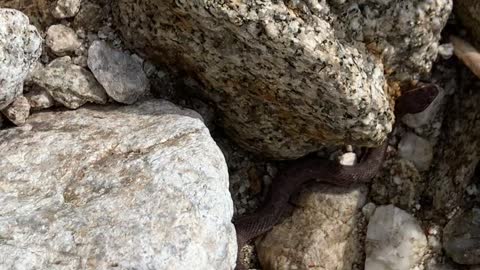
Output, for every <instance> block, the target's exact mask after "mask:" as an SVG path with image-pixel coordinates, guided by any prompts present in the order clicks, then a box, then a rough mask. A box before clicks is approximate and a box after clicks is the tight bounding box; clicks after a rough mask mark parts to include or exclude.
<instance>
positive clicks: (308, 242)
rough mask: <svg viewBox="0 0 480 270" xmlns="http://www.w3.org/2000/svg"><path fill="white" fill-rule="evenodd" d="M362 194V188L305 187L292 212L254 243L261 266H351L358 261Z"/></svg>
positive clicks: (286, 269)
mask: <svg viewBox="0 0 480 270" xmlns="http://www.w3.org/2000/svg"><path fill="white" fill-rule="evenodd" d="M366 194H367V192H366V188H359V189H344V188H338V187H332V186H326V185H318V186H315V187H313V188H309V189H308V191H307V192H305V193H304V194H302V195H301V196H300V198H299V199H298V200H297V201H296V202H295V204H296V205H298V206H299V207H297V208H296V209H295V211H294V213H293V215H292V216H291V217H289V218H287V219H286V220H285V221H284V222H282V223H281V224H279V225H277V226H275V227H274V228H273V230H272V231H270V232H269V233H267V234H266V236H265V237H264V238H263V239H262V240H261V241H259V242H258V244H257V252H258V257H259V259H260V262H261V264H262V267H263V269H266V270H267V269H275V270H289V269H324V270H334V269H343V270H348V269H353V268H352V265H353V263H360V262H361V253H360V250H361V247H360V242H359V239H358V232H357V230H361V229H360V228H358V217H359V215H361V214H360V208H361V207H362V206H363V205H364V204H365V201H366ZM332 232H335V233H332Z"/></svg>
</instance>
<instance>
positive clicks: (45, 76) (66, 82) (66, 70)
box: [32, 56, 107, 109]
mask: <svg viewBox="0 0 480 270" xmlns="http://www.w3.org/2000/svg"><path fill="white" fill-rule="evenodd" d="M71 62H72V61H71V58H70V57H69V56H65V57H61V58H57V59H55V60H54V61H52V62H51V63H50V64H48V66H46V67H45V68H40V69H38V70H37V71H36V72H35V73H34V74H33V75H32V80H33V82H34V84H36V85H37V86H39V87H40V88H41V89H44V90H46V91H47V92H48V93H49V94H50V95H51V96H52V97H53V99H54V100H56V101H57V102H59V103H61V104H63V105H65V107H67V108H70V109H76V108H78V107H80V106H82V105H84V104H85V103H87V102H94V103H99V104H104V103H106V102H107V94H106V93H105V90H104V89H103V88H102V86H101V85H100V84H99V83H98V82H97V80H95V77H93V75H92V74H91V73H90V72H89V71H88V70H86V69H84V68H82V67H80V66H77V65H74V64H72V63H71Z"/></svg>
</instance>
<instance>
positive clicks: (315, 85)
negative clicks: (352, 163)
mask: <svg viewBox="0 0 480 270" xmlns="http://www.w3.org/2000/svg"><path fill="white" fill-rule="evenodd" d="M357 2H358V1H336V2H333V1H330V2H329V3H328V4H327V3H326V2H325V1H321V2H320V1H271V0H267V1H262V2H261V3H260V2H255V1H248V2H244V1H234V2H229V3H228V4H227V3H225V2H224V1H218V0H217V1H207V2H205V1H203V2H199V1H161V2H159V1H155V0H148V1H141V2H139V1H135V0H120V1H117V2H116V8H115V9H114V11H115V14H116V19H117V22H118V26H119V29H120V31H121V32H122V33H123V36H124V38H125V40H126V41H127V42H128V43H129V45H130V46H131V47H132V48H134V49H139V50H143V52H144V53H145V54H147V55H148V56H150V57H152V58H153V59H155V60H157V61H161V62H163V63H166V64H169V65H170V66H175V67H177V68H180V69H184V70H186V71H188V72H191V73H195V74H196V75H197V76H198V77H199V79H200V80H201V81H202V82H203V83H204V85H205V86H206V87H207V89H209V90H207V91H205V92H206V93H205V94H206V95H208V96H209V97H210V98H211V99H213V100H214V101H215V102H216V104H217V105H218V107H219V108H220V110H221V111H222V113H223V117H224V121H223V123H224V125H225V127H226V128H227V130H228V131H229V132H230V134H231V135H232V137H233V138H234V139H236V140H237V141H238V142H239V143H241V144H242V146H243V147H246V148H247V149H250V150H251V151H254V152H257V153H258V152H259V153H263V154H266V155H269V156H273V157H276V158H295V157H298V156H301V155H304V154H305V153H307V152H311V151H314V150H317V149H318V148H319V147H320V145H321V144H323V143H338V144H343V143H349V144H357V145H369V146H373V145H378V144H379V143H380V142H382V141H383V140H384V139H385V137H386V134H387V133H388V132H389V131H390V129H391V123H392V121H393V117H392V112H391V110H390V108H389V106H388V101H387V99H388V98H387V97H386V93H385V92H384V86H385V78H384V75H383V74H384V69H386V70H387V71H388V72H391V74H392V76H394V77H395V78H396V79H404V78H406V77H407V75H406V74H409V75H408V77H411V75H414V74H416V73H419V72H423V71H426V70H428V69H429V68H430V66H431V61H432V60H433V59H434V58H435V57H436V52H437V42H438V39H439V33H440V31H441V29H442V28H443V25H444V23H445V22H446V19H447V17H448V15H449V13H450V10H451V6H452V3H451V1H450V0H440V1H419V0H417V1H400V0H397V1H366V2H365V3H363V4H362V5H361V6H359V5H358V4H357ZM382 52H383V53H382ZM379 54H382V55H381V57H378V56H379ZM380 58H381V59H383V64H382V62H381V61H380V60H379V59H380ZM414 77H415V75H414ZM396 79H395V80H396Z"/></svg>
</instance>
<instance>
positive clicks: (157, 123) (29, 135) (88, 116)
mask: <svg viewBox="0 0 480 270" xmlns="http://www.w3.org/2000/svg"><path fill="white" fill-rule="evenodd" d="M197 117H199V116H198V114H196V113H194V112H192V111H190V110H181V109H179V108H178V107H175V106H173V105H172V104H171V103H168V102H161V101H148V102H144V103H139V105H137V106H128V107H113V106H104V107H95V106H89V107H88V108H86V107H84V108H81V109H79V110H76V111H69V110H66V111H57V112H40V113H37V114H34V115H32V116H31V117H30V119H29V120H28V123H27V124H26V125H25V126H24V128H23V129H20V128H14V129H8V130H2V131H0V149H2V151H1V152H0V171H2V177H1V178H0V187H1V191H2V192H0V202H1V205H2V207H1V208H0V217H1V218H0V239H2V240H1V241H0V269H78V267H79V265H81V266H82V267H81V268H82V269H116V268H118V269H231V268H232V267H233V265H234V263H235V257H236V243H235V231H234V228H233V225H232V224H231V222H230V220H231V217H232V214H233V206H232V200H231V197H230V194H229V192H228V172H227V167H226V164H225V160H224V158H223V155H222V153H221V151H220V150H219V149H218V147H217V146H216V144H215V142H214V141H213V140H212V139H211V137H210V135H209V131H208V129H207V128H206V127H205V126H204V124H203V123H202V122H201V120H199V119H197ZM27 127H30V129H31V130H28V129H27Z"/></svg>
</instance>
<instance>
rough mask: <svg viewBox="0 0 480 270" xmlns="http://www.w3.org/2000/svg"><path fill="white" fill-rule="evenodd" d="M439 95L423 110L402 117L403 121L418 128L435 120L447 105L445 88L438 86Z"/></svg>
mask: <svg viewBox="0 0 480 270" xmlns="http://www.w3.org/2000/svg"><path fill="white" fill-rule="evenodd" d="M437 89H438V95H437V96H436V97H435V99H434V100H433V101H432V103H430V105H429V106H428V107H427V108H426V109H425V110H424V111H422V112H420V113H416V114H406V115H404V116H403V117H402V119H401V120H402V122H403V123H404V124H405V125H407V126H409V127H411V128H418V127H421V126H424V125H426V124H429V123H431V122H433V119H434V118H435V116H437V114H438V113H439V111H440V109H441V108H442V107H443V106H444V105H445V102H446V99H445V95H446V93H445V90H444V89H443V88H441V87H439V86H437Z"/></svg>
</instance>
